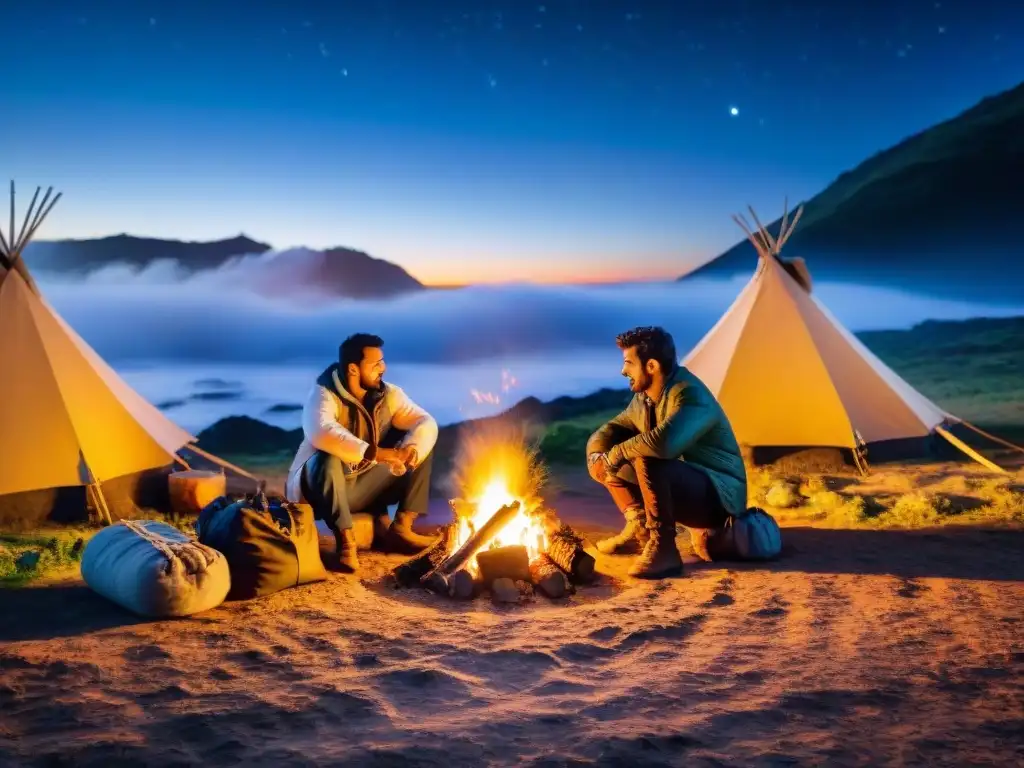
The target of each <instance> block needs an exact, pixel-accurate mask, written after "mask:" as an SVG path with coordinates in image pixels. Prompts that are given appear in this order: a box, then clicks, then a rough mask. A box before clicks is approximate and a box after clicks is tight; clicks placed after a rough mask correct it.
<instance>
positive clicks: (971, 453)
mask: <svg viewBox="0 0 1024 768" xmlns="http://www.w3.org/2000/svg"><path fill="white" fill-rule="evenodd" d="M935 431H936V432H938V433H939V434H940V435H942V436H943V437H944V438H946V440H948V441H949V442H950V443H951V444H952V445H954V446H956V447H957V448H959V449H960V450H961V451H963V452H964V453H966V454H967V455H968V456H970V457H971V458H972V459H974V460H975V461H976V462H978V463H979V464H981V465H982V466H985V467H988V468H989V469H991V470H992V471H993V472H999V473H1001V474H1004V475H1005V474H1006V470H1005V469H1003V468H1002V467H1000V466H999V465H998V464H996V463H994V462H992V461H989V460H988V459H986V458H985V457H984V456H982V455H981V454H980V453H978V452H977V451H976V450H974V449H973V448H971V446H969V445H968V444H967V443H965V442H964V441H963V440H961V439H960V438H958V437H957V436H956V435H954V434H953V433H951V432H950V431H949V430H947V429H946V428H945V427H943V426H937V427H935Z"/></svg>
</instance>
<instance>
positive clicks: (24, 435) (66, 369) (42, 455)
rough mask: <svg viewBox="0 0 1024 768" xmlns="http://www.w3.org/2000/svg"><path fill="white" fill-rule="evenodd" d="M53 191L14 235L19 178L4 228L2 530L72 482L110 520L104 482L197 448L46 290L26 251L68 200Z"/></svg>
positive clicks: (0, 238)
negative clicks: (23, 508)
mask: <svg viewBox="0 0 1024 768" xmlns="http://www.w3.org/2000/svg"><path fill="white" fill-rule="evenodd" d="M52 191H53V188H52V187H51V188H50V189H49V190H47V192H46V195H45V196H44V197H43V199H42V202H40V203H39V204H38V205H37V202H38V198H39V192H40V190H39V189H36V194H35V196H34V197H33V198H32V202H31V204H30V205H29V208H28V210H27V212H26V214H25V217H24V219H23V221H22V222H21V226H20V227H19V228H18V230H17V231H15V224H16V220H15V199H14V198H15V195H14V182H11V219H10V230H9V231H8V233H7V234H6V235H4V233H3V227H2V226H0V360H2V361H3V364H2V370H3V372H4V375H3V397H2V398H0V435H2V439H0V527H2V526H3V525H4V524H11V523H12V519H11V518H13V517H15V516H18V515H20V516H22V517H24V514H23V513H22V512H20V511H19V512H15V511H12V510H14V508H15V507H17V506H18V504H17V503H15V500H16V499H18V498H22V499H23V498H24V497H25V495H26V494H30V493H32V492H39V491H45V490H48V489H67V488H80V489H81V488H85V489H87V490H88V491H89V492H90V493H89V495H90V496H92V499H91V501H92V503H93V504H94V505H95V507H96V509H97V512H98V514H99V516H100V518H101V519H105V520H106V521H108V522H109V521H110V519H111V516H110V512H109V508H108V507H107V504H106V500H105V498H104V495H103V491H102V489H103V486H104V484H106V483H107V482H108V481H114V480H116V479H118V478H125V477H137V476H139V475H140V473H145V472H146V471H148V470H155V469H157V468H161V467H167V466H168V465H172V464H173V463H174V462H175V461H179V462H181V463H184V460H183V459H181V458H180V457H179V456H178V451H179V450H181V449H182V448H184V447H186V446H189V447H191V448H193V449H194V450H198V449H196V448H195V447H194V446H192V445H191V444H192V443H194V442H195V438H194V437H193V436H192V435H190V434H189V433H188V432H186V431H185V430H183V429H181V428H180V427H178V426H177V425H176V424H174V423H173V422H172V421H170V420H169V419H167V418H166V417H165V416H164V415H163V414H162V413H161V412H160V411H159V410H158V409H157V408H156V407H155V406H153V405H152V404H150V403H149V402H147V401H146V400H145V399H144V398H143V397H142V396H140V395H139V394H138V393H137V392H135V391H134V390H133V389H132V388H131V387H129V386H128V384H127V383H125V382H124V380H122V379H121V377H120V376H118V375H117V373H116V372H115V371H114V370H113V369H112V368H111V367H110V366H109V365H107V364H106V363H105V362H104V361H103V359H102V358H101V357H100V356H99V355H98V354H97V353H96V352H95V351H94V350H93V349H92V348H91V347H90V346H89V345H88V344H87V343H86V342H85V341H84V340H83V339H82V338H81V337H80V336H79V335H78V334H76V333H75V331H74V330H73V329H72V328H71V327H70V326H69V325H68V324H67V323H66V322H65V321H64V320H63V319H62V318H61V317H60V315H58V314H57V312H56V311H55V310H54V309H53V307H51V306H50V305H49V303H48V302H47V301H46V299H45V298H44V297H43V296H42V294H41V293H40V291H39V288H38V286H37V285H36V283H35V281H34V280H33V278H32V275H31V274H30V272H29V270H28V267H27V266H26V264H25V261H24V259H23V258H22V252H23V250H24V248H25V246H26V244H27V243H28V242H29V241H30V240H31V239H32V236H33V235H34V234H35V233H36V231H37V230H38V229H39V227H40V226H41V225H42V223H43V221H44V220H45V218H46V216H47V214H49V212H50V211H51V210H52V209H53V206H54V205H55V204H56V202H57V200H59V199H60V197H61V195H60V194H58V195H57V196H56V197H53V198H52V200H51V198H50V196H51V194H52ZM203 455H206V456H208V454H205V453H204V454H203ZM211 458H213V457H211ZM165 474H166V473H165ZM162 482H163V484H164V485H166V482H167V481H166V477H164V478H163V480H162ZM83 511H84V510H83Z"/></svg>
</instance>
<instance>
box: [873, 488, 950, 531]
mask: <svg viewBox="0 0 1024 768" xmlns="http://www.w3.org/2000/svg"><path fill="white" fill-rule="evenodd" d="M951 512H952V507H951V505H950V503H949V500H948V499H946V498H944V497H942V496H935V495H931V494H928V493H925V492H923V491H914V492H912V493H905V494H903V495H902V496H900V497H899V498H898V499H896V503H895V504H893V505H892V507H890V508H889V509H888V510H886V511H885V512H882V514H880V515H879V516H878V518H877V522H878V524H879V525H884V526H885V527H892V528H925V527H928V526H932V525H940V524H941V523H942V522H944V518H948V517H949V515H950V513H951Z"/></svg>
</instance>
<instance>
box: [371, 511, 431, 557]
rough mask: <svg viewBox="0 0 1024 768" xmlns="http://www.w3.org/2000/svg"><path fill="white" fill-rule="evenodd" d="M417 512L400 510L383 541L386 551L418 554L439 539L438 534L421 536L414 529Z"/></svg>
mask: <svg viewBox="0 0 1024 768" xmlns="http://www.w3.org/2000/svg"><path fill="white" fill-rule="evenodd" d="M416 516H417V515H416V513H415V512H404V511H401V510H400V511H398V512H396V513H395V520H394V522H392V523H391V527H390V528H388V532H387V534H385V536H384V540H383V542H382V544H383V548H384V551H385V552H394V553H396V554H401V555H417V554H419V553H420V552H422V551H423V550H424V549H426V548H427V547H429V546H431V545H433V544H434V542H436V541H437V537H436V536H421V535H420V534H418V533H416V532H415V531H414V530H413V529H412V524H413V521H414V520H415V519H416Z"/></svg>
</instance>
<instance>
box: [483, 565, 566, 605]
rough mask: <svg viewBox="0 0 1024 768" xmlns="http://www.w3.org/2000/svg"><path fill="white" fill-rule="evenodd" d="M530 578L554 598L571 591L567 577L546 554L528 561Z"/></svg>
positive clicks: (542, 590)
mask: <svg viewBox="0 0 1024 768" xmlns="http://www.w3.org/2000/svg"><path fill="white" fill-rule="evenodd" d="M477 560H478V561H479V555H478V556H477ZM530 580H531V581H532V582H533V585H534V586H535V587H536V588H537V589H538V590H540V591H541V592H543V593H544V594H545V595H547V596H548V597H550V598H552V599H554V600H557V599H558V598H560V597H564V596H565V595H567V594H569V593H571V592H572V591H573V587H572V583H571V582H570V581H569V577H568V576H566V575H565V572H564V571H563V570H562V569H561V568H559V567H558V566H557V565H555V563H554V561H552V559H551V558H550V557H548V556H547V555H546V554H541V555H538V556H537V557H535V558H534V559H533V560H531V561H530Z"/></svg>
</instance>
